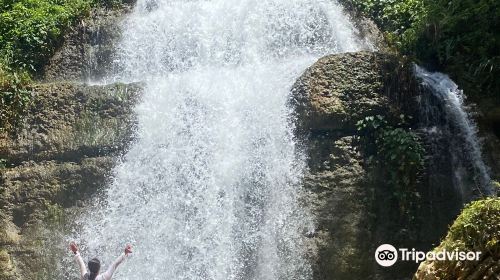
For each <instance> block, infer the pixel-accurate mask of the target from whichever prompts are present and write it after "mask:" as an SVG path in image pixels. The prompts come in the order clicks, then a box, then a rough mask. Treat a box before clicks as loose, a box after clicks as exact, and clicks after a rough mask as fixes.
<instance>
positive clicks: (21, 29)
mask: <svg viewBox="0 0 500 280" xmlns="http://www.w3.org/2000/svg"><path fill="white" fill-rule="evenodd" d="M89 8H90V5H89V2H88V0H20V1H8V2H6V3H4V5H3V7H2V8H1V9H2V10H1V11H2V12H1V13H0V46H1V47H0V55H1V56H2V57H3V60H4V61H6V62H8V64H9V66H11V67H14V68H17V69H23V70H29V71H36V70H39V69H40V68H41V67H42V66H43V65H44V63H45V62H46V61H47V59H48V58H49V57H50V56H51V55H52V54H53V52H54V50H55V48H56V47H57V45H58V44H59V43H60V40H61V38H62V35H63V32H64V31H65V30H66V29H67V28H68V27H69V25H70V24H71V23H73V22H74V21H75V20H77V19H78V18H79V17H81V16H82V15H83V14H84V13H85V12H86V11H88V10H89Z"/></svg>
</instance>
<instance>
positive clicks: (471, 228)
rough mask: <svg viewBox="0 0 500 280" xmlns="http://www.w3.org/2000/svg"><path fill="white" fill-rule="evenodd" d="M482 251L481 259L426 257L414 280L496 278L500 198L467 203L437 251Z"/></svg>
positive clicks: (499, 260)
mask: <svg viewBox="0 0 500 280" xmlns="http://www.w3.org/2000/svg"><path fill="white" fill-rule="evenodd" d="M441 250H447V251H454V250H459V251H466V252H481V255H480V256H481V257H480V260H479V261H477V262H476V261H465V262H459V261H448V260H446V261H426V262H423V263H422V264H421V265H420V267H419V269H418V271H417V273H416V274H415V277H414V278H413V279H414V280H427V279H429V280H430V279H442V280H452V279H470V280H475V279H496V278H495V277H498V275H500V198H498V197H497V198H486V199H483V200H478V201H474V202H472V203H470V204H469V205H467V206H466V207H465V208H464V210H463V211H462V213H461V214H460V216H459V217H458V218H457V219H456V221H455V222H454V223H453V225H452V226H451V227H450V229H449V231H448V235H447V236H446V238H445V239H444V240H443V241H442V242H441V244H440V245H439V246H438V247H437V248H436V249H435V251H441Z"/></svg>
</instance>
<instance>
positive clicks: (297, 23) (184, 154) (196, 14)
mask: <svg viewBox="0 0 500 280" xmlns="http://www.w3.org/2000/svg"><path fill="white" fill-rule="evenodd" d="M363 48H371V47H370V46H367V45H365V43H362V41H360V40H358V38H357V36H356V31H355V29H354V27H353V26H352V24H351V23H350V22H349V20H348V19H347V18H346V16H345V15H344V14H343V12H342V9H341V8H340V6H339V4H338V3H336V2H335V1H332V0H238V1H236V0H217V1H216V0H214V1H206V0H205V1H202V0H199V1H196V0H191V1H188V0H185V1H180V0H176V1H174V0H157V1H154V0H139V1H138V2H137V5H136V7H135V9H134V11H133V12H132V14H131V15H129V16H128V18H127V19H126V20H125V21H124V23H123V36H122V41H121V43H120V45H119V49H118V54H119V55H118V57H117V59H116V76H115V77H111V78H109V79H108V81H109V80H120V81H144V82H145V84H146V87H145V93H144V96H143V100H142V102H141V104H140V105H138V107H137V110H136V111H137V114H138V131H137V140H136V141H135V143H133V144H132V146H131V148H130V150H129V151H128V152H127V154H126V155H125V156H124V159H123V161H122V162H121V163H120V164H119V165H118V166H117V167H116V168H115V170H114V176H113V178H114V181H113V182H112V183H111V184H110V186H109V187H108V189H107V191H106V193H105V194H104V195H103V196H102V197H101V199H98V200H97V202H96V204H95V205H93V206H92V207H89V211H88V214H86V215H84V217H83V218H82V219H81V221H80V222H79V226H78V233H77V234H75V236H71V237H68V239H70V238H71V239H73V238H76V239H77V241H78V242H80V243H81V244H83V245H84V246H83V247H84V255H86V256H87V257H92V256H99V258H100V259H102V261H103V262H104V263H105V264H104V265H103V266H104V267H106V264H109V262H110V261H111V260H113V259H114V257H115V256H116V255H117V254H119V253H120V252H121V251H122V247H123V246H124V244H125V243H127V242H130V243H132V244H133V245H134V247H135V252H134V255H133V257H132V258H131V259H130V260H129V261H128V262H127V263H126V264H124V265H123V266H122V267H120V269H119V272H118V274H117V279H189V280H196V279H204V280H206V279H220V280H228V279H259V280H263V279H310V277H311V268H310V265H309V264H308V261H307V260H306V259H305V248H304V244H303V233H304V231H306V230H308V229H310V228H311V227H312V219H311V217H310V216H309V215H308V213H307V210H306V209H304V208H303V207H300V205H299V201H298V199H299V193H300V180H301V176H302V173H303V169H304V166H305V164H304V159H303V156H302V154H301V152H300V151H299V150H298V148H297V147H296V144H295V140H294V136H293V133H292V131H293V127H292V123H291V121H290V115H291V112H290V109H289V108H288V107H287V101H288V95H289V89H290V87H291V86H292V85H293V83H294V81H295V79H296V78H297V77H298V76H299V75H300V73H301V72H302V71H303V70H305V68H306V67H307V66H309V65H311V64H312V63H313V62H314V61H315V60H316V59H317V58H319V57H321V56H322V55H325V54H329V53H335V52H346V51H356V50H359V49H363ZM72 273H74V271H73V272H72ZM68 275H69V274H68Z"/></svg>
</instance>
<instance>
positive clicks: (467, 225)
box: [441, 198, 500, 256]
mask: <svg viewBox="0 0 500 280" xmlns="http://www.w3.org/2000/svg"><path fill="white" fill-rule="evenodd" d="M441 246H444V247H445V248H446V249H448V250H455V249H458V250H467V251H481V252H483V254H486V253H489V254H491V255H492V256H498V255H499V254H500V199H499V198H486V199H484V200H479V201H474V202H472V203H470V204H469V205H467V206H466V207H465V208H464V210H463V211H462V213H461V214H460V216H459V217H458V218H457V220H456V221H455V222H454V223H453V225H452V226H451V227H450V229H449V231H448V236H446V239H445V240H444V241H443V243H442V245H441Z"/></svg>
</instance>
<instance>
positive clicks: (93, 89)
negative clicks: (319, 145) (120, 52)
mask: <svg viewBox="0 0 500 280" xmlns="http://www.w3.org/2000/svg"><path fill="white" fill-rule="evenodd" d="M33 90H34V100H33V103H32V105H31V106H30V108H29V109H28V112H27V113H26V119H25V123H24V124H23V125H22V127H21V128H20V129H19V131H16V132H13V133H11V134H3V135H0V158H1V159H2V160H3V163H2V164H3V166H2V167H0V185H1V186H2V187H1V190H0V224H1V227H0V268H1V269H0V279H35V275H33V274H30V272H33V271H35V272H36V273H38V277H40V275H41V274H40V270H41V269H40V268H41V267H42V266H41V264H39V263H38V264H37V262H36V261H34V260H37V259H38V257H37V256H38V254H39V253H40V249H41V247H40V246H41V244H40V242H43V241H42V240H41V239H40V237H39V236H37V235H36V234H29V233H30V232H31V231H33V229H34V228H36V227H37V226H40V225H42V224H43V227H46V226H47V224H50V223H51V221H50V220H51V219H53V218H55V217H56V218H57V216H59V215H61V214H62V212H63V209H65V208H68V207H72V206H75V205H79V204H81V201H84V200H85V199H86V198H88V197H89V196H90V195H91V194H93V193H95V192H97V191H98V190H99V189H100V188H101V187H102V186H103V185H104V184H105V182H106V181H107V180H108V178H109V173H110V171H111V168H112V167H113V165H114V163H115V162H116V159H117V156H119V154H120V153H121V152H122V151H123V150H124V149H125V148H126V146H127V143H129V141H130V140H131V139H132V137H133V127H134V122H135V121H134V114H133V105H134V104H135V102H136V101H137V98H138V96H139V94H140V91H141V87H140V86H139V85H137V84H129V85H125V84H113V85H108V86H85V85H81V84H74V83H51V84H40V85H37V86H35V87H34V89H33ZM37 265H40V266H38V267H37ZM30 268H34V269H33V270H32V269H30ZM42 277H43V276H42Z"/></svg>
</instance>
